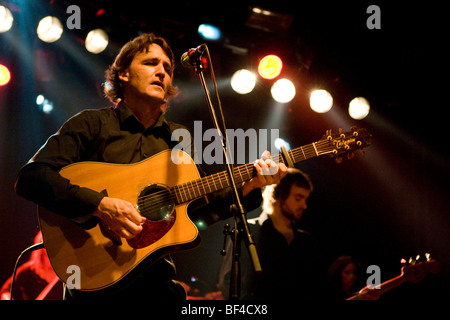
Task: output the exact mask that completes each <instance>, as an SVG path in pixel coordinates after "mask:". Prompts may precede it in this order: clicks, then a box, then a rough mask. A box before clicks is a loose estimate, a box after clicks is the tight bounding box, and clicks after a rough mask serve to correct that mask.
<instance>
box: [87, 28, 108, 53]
mask: <svg viewBox="0 0 450 320" xmlns="http://www.w3.org/2000/svg"><path fill="white" fill-rule="evenodd" d="M108 42H109V37H108V34H107V33H106V32H105V31H104V30H102V29H94V30H92V31H90V32H89V33H88V35H87V37H86V44H85V46H86V50H87V51H89V52H91V53H95V54H97V53H100V52H102V51H103V50H105V49H106V47H107V46H108Z"/></svg>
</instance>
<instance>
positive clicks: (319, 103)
mask: <svg viewBox="0 0 450 320" xmlns="http://www.w3.org/2000/svg"><path fill="white" fill-rule="evenodd" d="M309 105H310V107H311V109H312V110H313V111H315V112H317V113H325V112H328V111H330V109H331V107H332V106H333V97H332V96H331V94H330V93H329V92H328V91H326V90H314V91H313V92H311V95H310V97H309Z"/></svg>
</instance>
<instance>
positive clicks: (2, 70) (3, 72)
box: [0, 64, 11, 86]
mask: <svg viewBox="0 0 450 320" xmlns="http://www.w3.org/2000/svg"><path fill="white" fill-rule="evenodd" d="M10 80H11V72H9V69H8V68H7V67H6V66H4V65H2V64H0V86H6V85H7V84H8V82H9V81H10Z"/></svg>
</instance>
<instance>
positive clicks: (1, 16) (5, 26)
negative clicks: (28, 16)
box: [0, 6, 14, 33]
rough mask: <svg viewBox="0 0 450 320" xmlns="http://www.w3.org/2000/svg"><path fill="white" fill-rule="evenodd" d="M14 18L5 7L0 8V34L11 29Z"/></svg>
mask: <svg viewBox="0 0 450 320" xmlns="http://www.w3.org/2000/svg"><path fill="white" fill-rule="evenodd" d="M13 21H14V18H13V16H12V14H11V11H9V9H8V8H7V7H4V6H0V33H3V32H6V31H8V30H9V29H11V27H12V24H13Z"/></svg>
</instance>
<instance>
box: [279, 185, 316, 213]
mask: <svg viewBox="0 0 450 320" xmlns="http://www.w3.org/2000/svg"><path fill="white" fill-rule="evenodd" d="M310 194H311V191H310V190H308V189H306V188H304V187H299V186H297V185H296V184H293V185H292V186H291V190H290V193H289V196H288V197H287V198H286V199H284V200H283V199H281V200H280V207H281V211H282V213H283V214H284V215H285V216H286V217H287V218H289V219H291V220H294V221H296V222H299V221H300V219H301V217H302V215H303V211H305V210H306V208H307V207H308V206H307V204H306V201H307V200H308V198H309V196H310Z"/></svg>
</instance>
